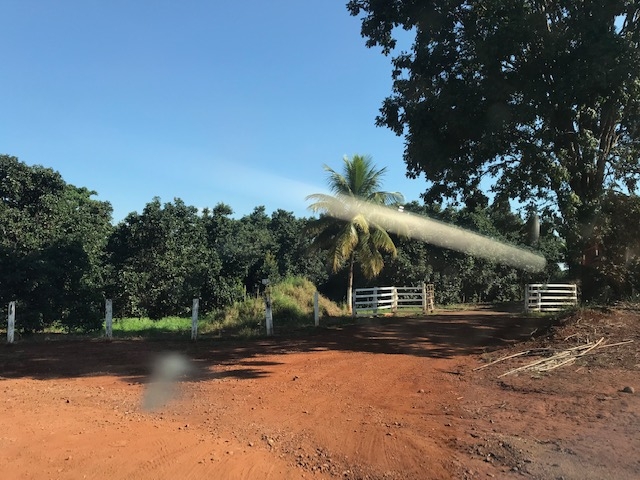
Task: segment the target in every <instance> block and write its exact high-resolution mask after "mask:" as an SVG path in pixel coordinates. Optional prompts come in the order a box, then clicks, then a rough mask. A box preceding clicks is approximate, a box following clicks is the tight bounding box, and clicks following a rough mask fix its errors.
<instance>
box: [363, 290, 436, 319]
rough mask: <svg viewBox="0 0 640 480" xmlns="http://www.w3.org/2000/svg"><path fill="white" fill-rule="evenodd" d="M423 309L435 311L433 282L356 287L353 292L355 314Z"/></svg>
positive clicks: (423, 311)
mask: <svg viewBox="0 0 640 480" xmlns="http://www.w3.org/2000/svg"><path fill="white" fill-rule="evenodd" d="M409 308H413V309H421V310H422V313H427V312H429V311H431V312H432V311H433V309H434V290H433V285H432V284H429V285H427V284H423V285H422V286H421V287H371V288H356V289H355V290H354V292H353V309H352V311H353V315H354V316H358V315H378V314H379V313H380V312H384V311H385V310H389V311H391V312H393V313H396V312H397V311H398V310H399V309H409Z"/></svg>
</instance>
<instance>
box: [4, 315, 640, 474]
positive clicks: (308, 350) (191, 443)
mask: <svg viewBox="0 0 640 480" xmlns="http://www.w3.org/2000/svg"><path fill="white" fill-rule="evenodd" d="M596 317H598V316H597V315H595V316H593V318H591V317H590V318H589V319H588V320H584V319H583V320H582V322H577V323H575V322H574V323H573V324H571V325H568V324H567V325H565V326H563V327H561V328H559V329H556V330H555V331H554V332H553V333H552V335H551V336H549V335H547V336H544V337H540V338H538V339H535V340H529V338H530V334H531V332H532V331H533V330H535V329H536V328H538V329H542V327H543V325H542V323H543V322H545V321H546V320H544V319H541V318H537V319H531V318H529V319H524V318H521V317H517V316H511V315H509V314H507V313H497V312H490V311H478V312H462V313H461V312H457V313H441V314H437V315H430V316H428V317H426V318H411V319H408V318H383V319H367V320H362V321H360V322H359V324H358V325H349V326H343V327H331V328H326V329H324V328H323V329H319V330H318V331H317V332H315V333H312V334H310V335H306V336H295V337H283V336H277V337H275V338H273V339H269V340H257V341H248V342H242V343H241V342H235V341H233V342H232V341H220V340H207V339H203V340H199V341H198V342H197V343H191V342H186V341H164V340H163V341H159V340H155V341H142V340H138V341H135V340H128V341H113V342H106V341H95V340H94V341H88V340H83V341H68V340H56V341H36V340H22V341H20V342H18V343H17V344H15V345H12V346H6V347H2V348H0V398H2V402H1V403H0V477H1V478H7V479H82V478H87V479H102V478H105V479H106V478H108V479H129V478H130V479H136V480H140V479H142V480H144V479H154V480H155V479H175V478H181V479H200V478H220V479H227V478H228V479H243V478H247V479H254V478H255V479H264V478H270V479H300V478H307V479H310V478H314V479H328V478H344V479H371V480H373V479H449V478H452V479H460V478H490V477H495V478H535V479H560V478H563V479H606V478H611V479H636V478H640V456H639V454H638V452H640V397H639V395H640V392H636V393H624V392H622V391H621V390H622V389H623V387H625V386H631V387H634V389H635V390H638V389H640V357H639V356H638V345H639V344H640V335H639V331H640V328H639V326H640V318H638V315H637V314H635V313H630V312H613V313H611V314H608V315H602V318H599V317H598V318H596ZM580 325H582V326H584V325H590V326H591V327H585V328H586V329H584V330H581V328H582V326H580ZM612 325H617V326H612ZM589 328H595V332H591V330H589ZM574 331H577V332H579V333H578V334H576V335H573V336H572V337H571V338H570V339H569V340H567V341H566V343H567V344H570V343H571V341H573V342H579V341H584V339H583V338H582V337H581V335H582V336H584V335H587V336H588V335H590V336H591V338H593V337H595V336H598V335H599V336H607V338H608V339H609V338H610V339H611V342H610V343H613V341H614V340H620V339H627V338H628V339H634V340H635V343H631V344H627V345H622V346H619V347H612V348H610V349H607V350H604V349H603V350H602V351H601V352H600V353H595V354H594V355H591V356H589V358H585V359H583V360H580V361H578V362H576V363H575V364H573V365H569V366H567V367H561V368H558V369H556V370H553V371H551V372H549V373H547V374H532V373H523V374H518V375H511V376H507V377H503V378H501V379H498V378H497V376H498V375H499V374H501V373H504V372H506V371H508V370H510V369H512V368H514V367H515V366H518V365H521V364H524V363H526V362H529V361H532V360H533V359H532V358H530V357H526V358H525V357H518V358H515V359H513V360H509V361H506V362H502V363H498V364H496V365H492V366H490V367H488V368H485V369H482V370H476V371H474V370H473V369H474V368H475V367H478V366H481V365H483V363H484V362H486V361H488V360H493V359H496V358H498V357H500V356H502V355H507V354H509V353H515V352H517V351H519V350H523V349H526V348H530V347H531V345H535V346H541V345H547V346H548V345H551V344H553V345H558V344H559V343H558V342H561V341H564V336H568V335H570V334H571V333H572V332H574ZM567 332H569V333H567ZM574 333H575V332H574ZM565 334H566V335H565ZM560 337H562V338H560ZM598 338H599V337H598ZM522 340H527V342H528V343H525V344H522V343H516V341H520V342H521V341H522ZM545 342H546V343H545ZM554 342H555V343H554ZM569 346H570V345H569ZM162 352H180V353H181V354H183V355H184V356H185V357H186V358H188V359H189V360H190V362H191V363H192V364H193V366H194V368H193V370H192V373H191V374H190V375H189V376H187V377H185V378H183V380H182V381H181V383H180V384H179V392H180V393H179V395H178V397H177V398H174V399H173V400H172V401H170V402H169V403H167V404H165V405H164V406H162V407H161V408H160V409H157V410H155V411H146V410H144V409H143V408H142V401H141V400H142V398H143V395H144V392H145V388H147V387H148V382H149V372H150V365H151V364H152V360H153V359H154V358H155V357H156V356H157V355H158V354H160V353H162ZM605 352H606V353H605Z"/></svg>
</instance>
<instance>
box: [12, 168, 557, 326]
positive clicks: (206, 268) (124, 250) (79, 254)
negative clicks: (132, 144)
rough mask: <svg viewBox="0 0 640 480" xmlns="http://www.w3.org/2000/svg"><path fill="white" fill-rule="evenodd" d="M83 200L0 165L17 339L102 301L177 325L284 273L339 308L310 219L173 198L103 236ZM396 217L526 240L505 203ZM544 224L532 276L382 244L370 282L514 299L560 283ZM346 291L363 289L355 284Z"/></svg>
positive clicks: (59, 182)
mask: <svg viewBox="0 0 640 480" xmlns="http://www.w3.org/2000/svg"><path fill="white" fill-rule="evenodd" d="M94 194H95V192H92V191H90V190H88V189H87V188H83V187H80V188H79V187H75V186H73V185H70V184H68V183H66V182H65V181H64V180H63V179H62V177H61V175H60V174H59V173H57V172H55V171H53V170H52V169H49V168H44V167H41V166H27V165H26V164H24V163H22V162H20V161H18V159H17V158H15V157H11V156H7V155H0V305H4V306H3V307H2V308H6V304H7V303H8V302H9V301H12V300H17V302H18V308H17V311H18V316H17V320H18V322H19V326H20V327H21V328H22V329H25V330H39V329H42V328H44V327H46V326H49V325H52V324H60V325H62V326H64V327H65V328H67V329H69V330H74V329H81V330H92V329H97V328H99V327H100V326H101V324H102V319H103V318H104V312H103V308H104V299H105V298H111V299H113V304H114V315H116V316H149V317H151V318H161V317H164V316H168V315H183V314H187V313H188V309H189V307H190V305H191V300H192V299H193V298H200V308H201V311H202V312H204V313H206V312H211V311H213V310H216V309H220V308H223V307H225V306H228V305H230V304H232V303H234V302H235V301H237V300H240V299H243V298H244V297H245V296H246V295H256V294H259V293H260V289H261V288H262V284H261V280H262V279H264V278H269V279H270V280H271V281H272V282H275V281H277V280H278V279H282V278H285V277H288V276H293V275H296V276H303V277H306V278H307V279H309V280H310V281H312V282H313V283H314V284H315V285H317V286H318V289H319V290H320V291H321V293H323V294H325V295H326V296H328V297H329V298H331V299H333V300H335V301H338V302H340V301H344V297H345V294H344V292H345V289H346V284H347V278H346V272H345V271H341V272H338V273H337V274H330V273H329V272H330V270H329V269H328V267H327V261H326V256H325V254H324V253H323V252H319V253H318V252H315V253H310V252H309V248H308V247H309V244H310V242H311V240H312V239H311V238H310V236H309V235H308V234H307V233H306V230H305V228H306V226H307V224H308V222H309V221H310V220H311V219H310V218H297V217H295V216H294V215H293V214H292V213H290V212H287V211H284V210H277V211H275V212H273V213H271V214H270V215H269V214H267V213H266V212H265V209H264V207H256V208H255V210H254V211H253V212H252V213H251V214H249V215H246V216H244V217H242V218H240V219H234V218H232V216H231V215H232V213H233V211H232V209H231V207H230V206H228V205H225V204H223V203H220V204H218V205H216V206H215V207H213V208H212V209H205V210H204V211H199V210H198V208H196V207H194V206H189V205H186V204H185V203H184V202H183V201H182V200H180V199H178V198H176V199H174V200H173V201H172V202H168V203H164V204H163V203H161V201H160V199H158V198H154V199H152V200H151V201H150V202H149V203H148V204H147V205H146V206H145V207H144V209H143V210H142V212H141V213H138V212H133V213H130V214H129V215H128V216H127V217H126V218H125V219H124V220H123V221H122V222H120V223H119V224H117V225H115V226H114V225H112V223H111V214H112V208H111V205H110V204H109V203H108V202H103V201H98V200H95V199H93V198H92V196H93V195H94ZM405 210H406V211H413V212H416V213H422V214H427V215H429V216H431V217H434V218H438V219H441V220H444V221H446V222H450V223H454V224H457V225H459V226H462V227H465V228H470V229H472V230H475V231H478V232H480V233H483V234H487V235H490V236H492V237H495V238H498V239H502V240H505V241H508V242H511V243H514V244H521V245H522V244H526V242H527V238H528V235H527V226H526V224H525V222H524V221H523V219H522V218H521V217H520V216H519V215H516V214H514V213H513V212H512V211H511V209H510V207H509V204H508V203H507V202H494V203H493V204H492V205H485V204H481V205H475V206H473V207H469V206H465V207H461V208H453V207H449V208H445V209H441V208H440V207H439V206H438V205H421V204H419V203H417V202H412V203H408V204H406V205H405ZM552 220H553V219H551V218H549V219H547V218H542V219H541V233H540V238H539V241H538V243H537V245H535V248H536V250H537V251H540V252H541V253H542V254H544V255H545V256H546V257H547V260H548V268H547V271H545V272H542V273H540V274H538V275H536V276H535V277H533V276H531V274H527V273H523V272H520V271H518V270H515V269H513V268H508V267H504V266H501V265H495V264H491V263H488V262H486V261H483V260H478V259H474V258H472V257H469V256H466V255H462V254H458V253H456V252H452V251H447V250H444V249H442V248H436V247H432V246H430V245H427V244H425V243H421V242H418V241H415V240H411V239H407V238H403V237H399V236H394V237H393V239H394V241H395V243H396V246H397V249H398V255H397V258H395V259H392V258H386V259H385V267H384V269H383V271H382V273H381V274H380V276H379V277H378V278H377V279H376V280H375V281H374V282H373V283H374V284H377V285H398V286H401V285H418V284H420V283H422V282H429V283H433V284H435V291H436V302H437V303H451V302H475V301H483V302H492V301H511V300H516V299H519V298H521V296H522V291H523V285H524V283H526V282H529V281H534V280H535V281H547V280H555V279H557V278H558V277H559V276H561V275H562V272H561V270H560V268H559V267H558V262H560V261H562V258H563V242H562V240H561V239H560V238H559V237H558V236H557V235H556V234H555V233H554V228H553V222H552ZM369 283H370V284H371V282H369ZM355 285H356V286H364V285H366V283H365V282H364V280H363V277H362V275H356V280H355Z"/></svg>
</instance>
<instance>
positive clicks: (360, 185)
mask: <svg viewBox="0 0 640 480" xmlns="http://www.w3.org/2000/svg"><path fill="white" fill-rule="evenodd" d="M324 169H325V170H326V171H327V172H329V179H328V183H329V188H330V189H331V191H332V192H333V193H334V194H335V195H336V196H335V197H333V196H331V195H326V194H323V193H316V194H313V195H309V196H308V197H307V200H313V201H314V203H312V204H311V205H310V206H309V209H310V210H311V211H313V212H316V213H317V212H320V213H323V214H324V215H321V216H320V218H318V219H317V220H315V221H312V222H310V223H309V224H308V231H309V232H310V233H311V234H312V236H313V241H312V244H311V247H312V248H315V249H326V250H328V251H329V261H330V263H331V269H332V271H333V272H334V273H335V272H337V271H338V270H340V269H341V268H342V267H343V266H344V265H345V264H348V266H349V280H348V286H347V308H348V309H349V311H351V307H352V305H351V303H352V302H351V294H352V289H353V267H354V265H355V264H356V262H357V263H359V264H360V267H361V269H362V273H363V274H364V276H365V277H366V278H368V279H371V278H374V277H376V276H377V275H378V274H379V273H380V271H381V270H382V268H383V267H384V260H383V257H382V253H381V252H387V253H390V254H392V255H394V256H395V255H396V253H397V252H396V247H395V245H394V243H393V240H392V239H391V237H390V236H389V234H388V233H387V232H386V231H385V229H384V228H382V227H381V226H380V225H378V224H376V223H375V222H374V221H373V220H371V219H369V218H366V217H365V216H364V215H363V214H362V213H361V212H360V211H359V210H358V208H357V206H354V205H353V204H351V203H348V204H347V203H344V201H343V199H344V198H349V199H359V200H364V201H367V202H371V203H375V204H378V205H394V204H399V203H402V202H404V197H403V196H402V194H400V193H398V192H384V191H381V190H379V189H380V186H381V183H382V177H383V176H384V174H385V172H386V167H385V168H380V169H377V168H376V167H375V165H374V164H373V160H372V159H371V157H370V156H363V155H354V156H353V158H351V159H349V158H348V157H347V156H345V157H344V173H343V174H340V173H338V172H336V171H335V170H333V169H332V168H330V167H328V166H327V165H325V166H324ZM336 204H339V205H341V207H340V208H341V209H342V210H343V211H345V212H347V215H346V217H347V218H348V220H343V219H338V218H334V217H331V216H330V214H331V212H332V209H333V208H335V206H336Z"/></svg>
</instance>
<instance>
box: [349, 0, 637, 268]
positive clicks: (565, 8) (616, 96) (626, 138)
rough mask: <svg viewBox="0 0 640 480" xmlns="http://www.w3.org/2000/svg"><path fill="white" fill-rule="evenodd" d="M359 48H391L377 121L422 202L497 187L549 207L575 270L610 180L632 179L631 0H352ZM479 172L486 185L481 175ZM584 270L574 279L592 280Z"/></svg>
mask: <svg viewBox="0 0 640 480" xmlns="http://www.w3.org/2000/svg"><path fill="white" fill-rule="evenodd" d="M348 9H349V11H350V13H351V14H352V15H354V16H360V17H361V19H362V35H363V36H364V37H365V38H366V39H367V41H366V43H367V46H369V47H373V46H380V47H381V48H382V50H383V53H385V54H390V53H391V52H392V51H394V48H395V47H396V38H394V36H395V35H396V33H397V30H395V29H399V28H402V29H404V30H407V31H409V32H411V35H412V36H414V42H413V44H412V45H411V47H410V50H409V51H401V52H399V53H398V54H397V55H396V56H395V57H394V58H393V79H394V83H393V93H392V95H391V96H390V97H388V98H387V99H386V100H384V103H383V106H382V108H381V113H380V116H379V117H378V124H379V125H381V126H386V127H388V128H390V129H391V130H393V131H394V132H395V133H396V134H398V135H404V136H405V140H406V148H405V154H404V157H405V162H406V165H407V171H408V174H409V175H410V176H412V177H417V176H418V175H420V174H423V173H424V175H425V176H426V179H427V180H428V181H430V182H431V183H430V184H429V188H428V190H427V192H426V198H427V200H428V201H436V202H441V201H442V199H443V198H444V197H453V198H456V197H458V198H460V197H462V198H463V199H465V200H469V199H473V198H474V197H477V196H479V195H482V193H480V188H481V187H482V188H487V183H486V182H491V183H492V186H493V190H494V192H496V193H497V194H498V196H504V197H507V198H512V199H519V200H520V201H522V202H525V203H527V202H531V204H532V205H537V208H538V209H543V208H546V209H548V210H547V212H554V213H555V214H557V215H558V217H559V223H558V226H557V227H558V231H559V233H560V235H561V236H562V237H563V238H564V239H565V241H566V245H567V259H566V260H567V263H568V265H569V267H570V269H571V270H572V272H573V273H574V274H575V275H580V273H581V272H580V262H581V258H582V254H583V252H584V250H585V249H587V248H589V247H592V246H593V245H594V242H595V241H596V238H595V237H594V229H593V226H594V224H596V223H598V222H600V221H602V217H603V216H605V215H606V211H605V210H606V206H605V205H603V201H604V199H605V198H606V196H607V195H608V192H610V191H612V190H613V189H623V190H626V191H627V192H636V191H637V190H636V188H637V181H638V178H639V175H640V5H639V4H638V2H637V1H635V0H589V1H584V0H567V1H562V2H560V1H532V0H482V1H469V0H432V1H424V0H389V1H374V0H350V1H349V2H348ZM481 182H482V185H481ZM589 275H590V272H587V275H583V277H585V278H586V277H588V276H589Z"/></svg>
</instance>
